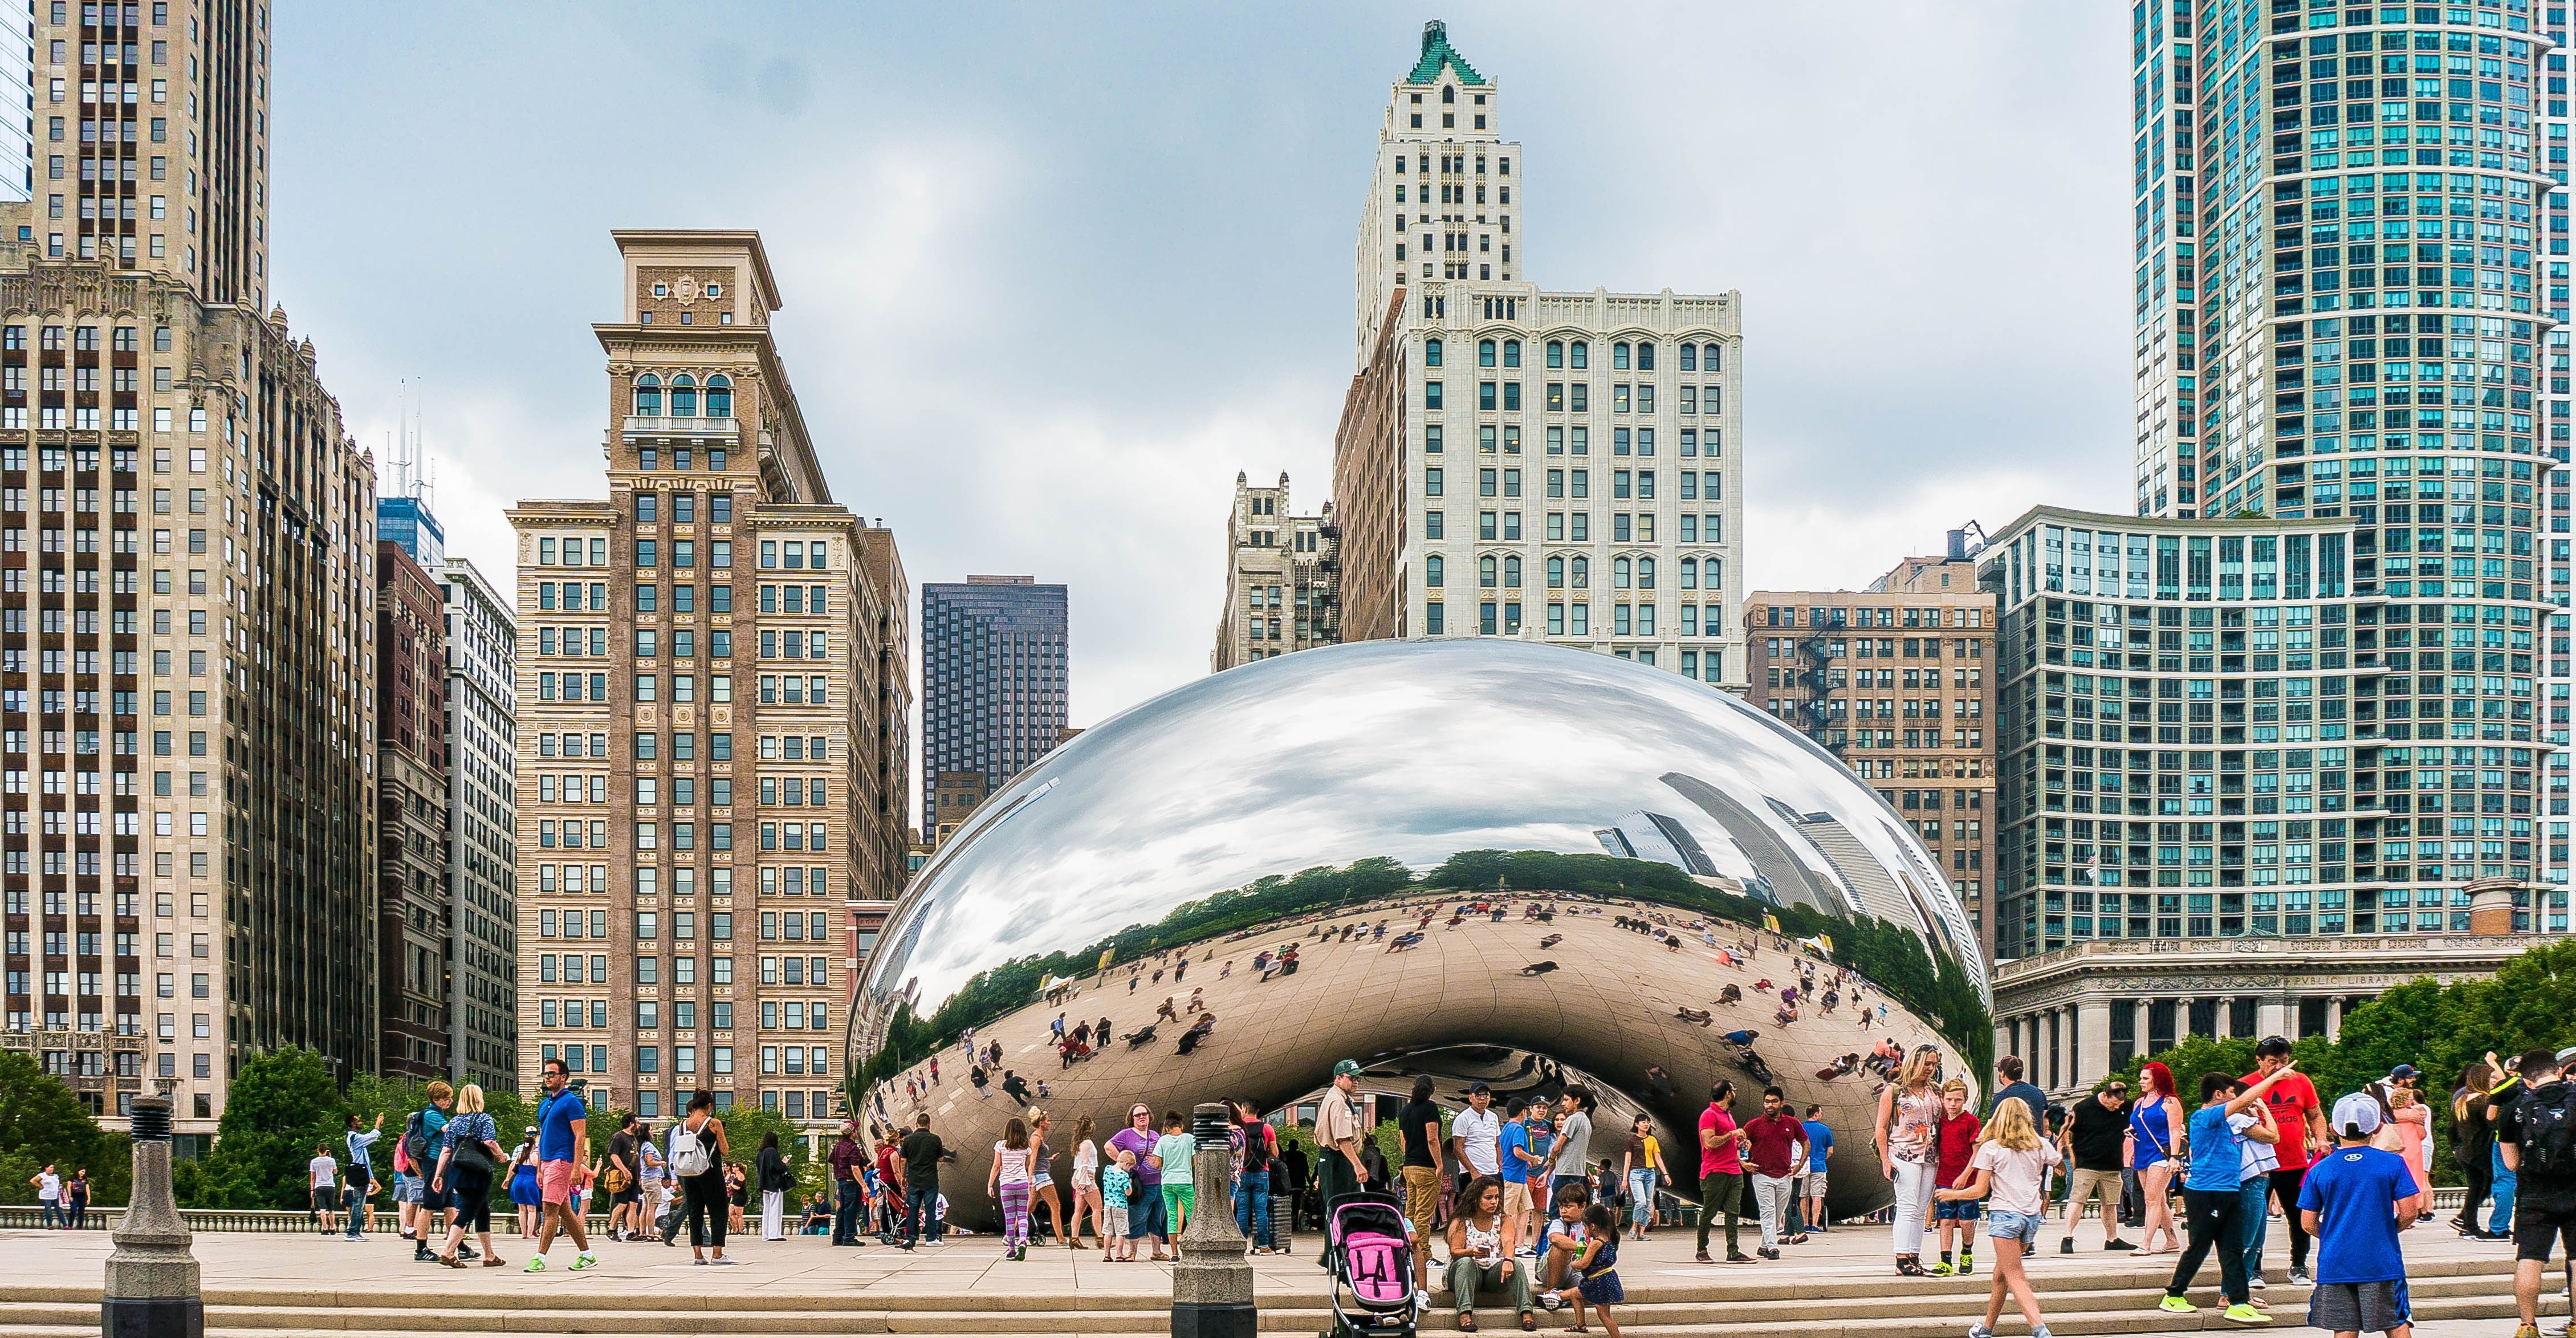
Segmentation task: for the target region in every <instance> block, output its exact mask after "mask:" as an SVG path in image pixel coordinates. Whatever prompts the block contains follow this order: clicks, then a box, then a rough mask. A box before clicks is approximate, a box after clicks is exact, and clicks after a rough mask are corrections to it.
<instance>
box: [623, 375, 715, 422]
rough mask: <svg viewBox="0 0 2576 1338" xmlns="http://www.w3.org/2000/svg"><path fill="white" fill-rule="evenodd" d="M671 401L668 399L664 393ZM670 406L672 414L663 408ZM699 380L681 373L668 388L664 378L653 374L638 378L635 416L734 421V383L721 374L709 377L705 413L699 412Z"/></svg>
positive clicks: (672, 380) (671, 381)
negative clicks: (666, 394)
mask: <svg viewBox="0 0 2576 1338" xmlns="http://www.w3.org/2000/svg"><path fill="white" fill-rule="evenodd" d="M666 390H667V392H668V398H667V399H666V398H665V392H666ZM666 403H667V404H668V405H669V408H670V412H669V413H667V414H666V413H664V412H663V407H664V405H665V404H666ZM699 407H700V406H699V399H698V380H697V378H696V377H694V376H691V375H689V374H688V373H687V372H682V373H680V374H678V375H677V376H674V377H672V378H671V380H670V384H669V385H668V386H667V387H666V386H665V385H664V384H663V381H662V378H661V377H659V376H656V375H654V374H653V373H651V372H646V373H645V374H643V375H642V376H639V377H637V378H635V416H636V417H638V418H731V417H732V416H733V380H732V378H730V377H727V376H725V375H724V374H722V373H717V374H716V375H714V376H710V377H708V378H707V384H706V401H705V412H704V413H700V412H699Z"/></svg>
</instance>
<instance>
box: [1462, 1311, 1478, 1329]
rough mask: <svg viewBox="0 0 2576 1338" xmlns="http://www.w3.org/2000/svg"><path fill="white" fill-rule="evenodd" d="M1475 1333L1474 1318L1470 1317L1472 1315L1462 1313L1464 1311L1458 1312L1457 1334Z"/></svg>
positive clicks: (1465, 1312)
mask: <svg viewBox="0 0 2576 1338" xmlns="http://www.w3.org/2000/svg"><path fill="white" fill-rule="evenodd" d="M1475 1331H1476V1317H1475V1316H1474V1315H1472V1314H1470V1313H1468V1312H1467V1311H1464V1310H1461V1311H1459V1312H1458V1332H1460V1333H1474V1332H1475Z"/></svg>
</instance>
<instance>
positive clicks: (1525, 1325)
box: [1521, 1310, 1538, 1333]
mask: <svg viewBox="0 0 2576 1338" xmlns="http://www.w3.org/2000/svg"><path fill="white" fill-rule="evenodd" d="M1521 1332H1523V1333H1536V1332H1538V1316H1536V1315H1533V1314H1531V1313H1530V1312H1528V1311H1526V1310H1524V1311H1522V1312H1521Z"/></svg>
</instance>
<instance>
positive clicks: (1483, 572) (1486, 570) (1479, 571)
mask: <svg viewBox="0 0 2576 1338" xmlns="http://www.w3.org/2000/svg"><path fill="white" fill-rule="evenodd" d="M1476 584H1478V585H1481V586H1483V587H1485V588H1486V589H1488V590H1491V589H1493V588H1494V560H1493V559H1492V558H1491V557H1480V558H1478V559H1476Z"/></svg>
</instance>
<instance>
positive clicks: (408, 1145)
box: [402, 1110, 438, 1179]
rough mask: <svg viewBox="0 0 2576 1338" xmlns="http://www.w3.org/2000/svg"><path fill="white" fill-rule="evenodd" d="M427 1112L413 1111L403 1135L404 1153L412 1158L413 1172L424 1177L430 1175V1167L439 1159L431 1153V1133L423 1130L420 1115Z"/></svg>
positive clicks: (404, 1126)
mask: <svg viewBox="0 0 2576 1338" xmlns="http://www.w3.org/2000/svg"><path fill="white" fill-rule="evenodd" d="M425 1113H426V1112H423V1111H417V1110H415V1111H413V1112H412V1113H411V1119H410V1120H409V1121H408V1122H407V1123H405V1124H404V1125H403V1135H402V1149H403V1155H404V1156H405V1157H408V1158H410V1159H411V1173H412V1174H413V1175H417V1176H421V1177H423V1178H424V1179H425V1178H427V1177H428V1175H429V1173H430V1168H431V1167H433V1166H435V1165H436V1164H437V1161H438V1159H437V1158H436V1157H433V1156H431V1155H430V1152H429V1135H428V1134H426V1133H424V1132H422V1131H421V1127H420V1125H421V1118H420V1117H421V1116H422V1115H423V1114H425Z"/></svg>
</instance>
